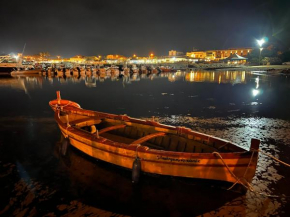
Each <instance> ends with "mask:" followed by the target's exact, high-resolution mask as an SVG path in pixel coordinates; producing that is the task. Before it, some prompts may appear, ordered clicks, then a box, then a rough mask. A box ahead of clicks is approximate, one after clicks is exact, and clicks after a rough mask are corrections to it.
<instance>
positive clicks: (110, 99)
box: [0, 71, 290, 216]
mask: <svg viewBox="0 0 290 217" xmlns="http://www.w3.org/2000/svg"><path fill="white" fill-rule="evenodd" d="M57 90H60V91H61V96H62V98H63V99H68V100H71V101H75V102H77V103H79V104H80V105H81V107H82V108H85V109H90V110H97V111H102V112H107V113H115V114H127V115H129V116H131V117H136V118H152V116H154V117H155V120H156V119H157V120H159V121H160V122H162V123H165V124H170V125H174V126H179V125H181V126H186V127H189V128H191V129H193V130H197V131H200V132H203V133H208V134H211V135H215V136H217V137H221V138H224V139H227V140H231V141H233V142H235V143H237V144H239V145H240V146H242V147H244V148H249V144H250V139H251V138H257V139H260V140H261V150H263V151H264V152H267V153H269V154H271V155H273V156H275V157H276V158H279V159H280V160H282V161H285V162H287V163H290V157H289V156H290V155H289V153H290V78H289V77H287V76H285V75H278V74H271V75H269V74H264V73H263V72H244V71H228V72H227V71H221V72H203V71H197V72H177V73H167V74H160V75H152V74H151V75H145V74H144V75H133V76H131V77H126V76H125V77H122V78H119V77H112V76H110V75H108V76H106V77H97V76H96V77H94V76H85V75H83V76H77V77H73V76H68V77H67V76H61V75H59V76H43V75H40V76H27V77H25V76H20V77H19V76H16V77H7V76H6V77H3V76H2V77H0V97H1V106H0V112H1V116H0V125H1V126H0V135H1V137H0V188H1V189H0V192H1V193H0V215H3V216H122V215H125V216H199V215H203V216H289V215H290V208H289V201H290V199H289V196H290V187H289V184H290V167H287V166H284V165H282V164H280V163H278V162H276V161H274V160H273V159H271V158H269V157H267V156H265V155H263V154H261V153H260V155H259V162H258V169H257V172H256V176H255V178H254V180H253V182H252V184H253V186H254V190H255V192H256V193H252V192H247V194H245V195H241V194H239V193H238V192H235V191H228V190H227V189H226V188H225V187H224V186H223V184H220V183H217V182H209V181H204V180H188V179H186V180H185V179H181V178H173V177H162V176H154V175H142V177H141V181H140V183H139V184H138V185H133V184H132V182H131V172H130V171H129V170H125V169H122V168H119V167H116V166H113V165H110V164H107V163H104V162H101V161H97V160H94V159H91V158H89V157H87V156H85V155H84V154H82V153H80V152H79V151H77V150H76V149H74V148H72V147H70V148H69V151H68V154H67V156H62V155H61V154H60V151H59V150H60V146H61V140H62V138H61V134H60V131H59V129H58V127H57V124H56V122H55V121H54V118H53V115H54V114H53V112H52V110H51V109H50V107H49V106H48V102H49V101H50V100H52V99H55V98H56V91H57ZM260 192H262V193H264V194H270V195H277V196H278V197H266V196H263V195H260V194H258V193H260Z"/></svg>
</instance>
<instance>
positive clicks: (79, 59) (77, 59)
mask: <svg viewBox="0 0 290 217" xmlns="http://www.w3.org/2000/svg"><path fill="white" fill-rule="evenodd" d="M70 62H73V63H84V62H85V57H84V56H82V55H76V56H74V57H71V58H70Z"/></svg>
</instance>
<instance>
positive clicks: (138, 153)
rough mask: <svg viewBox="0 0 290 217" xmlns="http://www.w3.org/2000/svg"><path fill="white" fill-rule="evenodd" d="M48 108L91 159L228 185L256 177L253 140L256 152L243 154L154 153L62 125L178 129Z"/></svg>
mask: <svg viewBox="0 0 290 217" xmlns="http://www.w3.org/2000/svg"><path fill="white" fill-rule="evenodd" d="M50 106H51V107H52V108H53V110H54V111H55V119H56V121H57V123H58V126H59V128H60V130H61V132H62V134H63V135H64V137H65V138H68V139H69V141H70V144H71V145H72V146H74V147H75V148H76V149H78V150H80V151H82V152H84V153H85V154H87V155H89V156H91V157H93V158H96V159H99V160H102V161H106V162H108V163H112V164H115V165H118V166H121V167H124V168H128V169H132V166H133V162H134V160H135V159H136V158H138V159H139V160H140V162H141V171H142V172H145V173H152V174H160V175H168V176H178V177H187V178H199V179H210V180H220V181H226V182H231V183H236V182H237V181H238V180H237V178H243V180H246V181H247V182H251V180H252V178H253V177H254V175H255V171H256V166H257V160H258V152H257V151H255V150H256V149H258V146H259V141H258V140H252V147H251V148H253V149H255V150H252V151H246V150H243V151H239V152H235V153H232V152H230V153H216V152H212V153H186V152H176V151H167V150H166V151H165V150H157V149H152V148H149V147H147V146H143V145H139V144H125V143H120V142H114V141H112V140H109V139H107V138H105V137H102V136H97V135H96V134H92V133H90V132H85V131H84V130H80V129H77V128H76V127H73V126H70V125H69V123H68V122H67V123H64V121H63V120H64V117H65V116H66V117H67V118H68V116H67V114H72V117H76V116H77V115H80V116H81V117H83V116H84V115H87V116H89V117H93V116H94V117H95V116H98V117H99V118H106V119H108V120H109V119H112V120H114V121H115V120H116V119H120V121H122V120H124V123H125V124H127V125H136V126H139V125H146V127H148V128H149V127H154V129H156V130H157V131H162V132H167V133H177V134H178V133H180V132H179V131H180V128H178V127H172V126H167V125H161V124H159V123H156V122H148V121H147V122H144V121H143V120H139V119H132V118H129V117H127V116H117V115H111V114H106V113H98V112H93V111H89V110H83V109H81V108H80V106H79V105H78V104H77V103H74V102H71V101H68V100H54V101H51V102H50ZM89 122H90V120H89V121H87V122H86V124H88V125H90V123H89ZM92 123H93V122H92ZM183 131H184V132H185V133H186V136H188V138H198V139H202V140H204V141H208V142H215V143H217V142H220V143H222V144H224V145H227V144H228V143H226V141H224V140H220V139H218V138H216V137H212V136H209V135H205V134H201V133H197V132H194V131H191V130H187V129H184V130H183ZM184 132H182V133H184ZM187 134H188V135H187Z"/></svg>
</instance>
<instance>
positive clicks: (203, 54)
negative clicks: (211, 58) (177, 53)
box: [186, 51, 206, 59]
mask: <svg viewBox="0 0 290 217" xmlns="http://www.w3.org/2000/svg"><path fill="white" fill-rule="evenodd" d="M186 56H188V57H190V58H195V59H205V58H206V52H205V51H192V52H187V53H186Z"/></svg>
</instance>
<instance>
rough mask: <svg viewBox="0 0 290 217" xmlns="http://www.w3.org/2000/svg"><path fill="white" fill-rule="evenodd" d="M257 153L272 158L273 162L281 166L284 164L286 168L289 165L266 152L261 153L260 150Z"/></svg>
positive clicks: (289, 165)
mask: <svg viewBox="0 0 290 217" xmlns="http://www.w3.org/2000/svg"><path fill="white" fill-rule="evenodd" d="M258 152H261V153H262V154H264V155H266V156H268V157H270V158H272V159H273V160H276V161H278V162H279V163H281V164H284V165H285V166H287V167H290V164H287V163H285V162H284V161H281V160H279V159H278V158H276V157H274V156H273V155H270V154H267V153H266V152H264V151H262V150H261V149H258Z"/></svg>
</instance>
